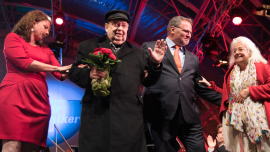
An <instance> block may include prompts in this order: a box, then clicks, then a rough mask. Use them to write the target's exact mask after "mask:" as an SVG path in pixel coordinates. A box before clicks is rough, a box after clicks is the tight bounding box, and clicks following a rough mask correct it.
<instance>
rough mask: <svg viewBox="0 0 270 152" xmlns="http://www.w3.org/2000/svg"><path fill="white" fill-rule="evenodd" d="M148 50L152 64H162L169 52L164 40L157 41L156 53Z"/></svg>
mask: <svg viewBox="0 0 270 152" xmlns="http://www.w3.org/2000/svg"><path fill="white" fill-rule="evenodd" d="M148 50H149V53H150V58H151V60H152V62H153V63H156V64H160V63H161V61H162V59H163V57H164V55H165V53H166V51H167V46H166V41H164V40H163V39H162V40H157V42H156V44H155V48H154V51H153V50H152V49H151V48H150V47H149V48H148Z"/></svg>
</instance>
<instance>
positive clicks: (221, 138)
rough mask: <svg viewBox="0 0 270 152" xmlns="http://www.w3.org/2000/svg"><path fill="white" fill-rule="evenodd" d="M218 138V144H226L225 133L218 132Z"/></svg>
mask: <svg viewBox="0 0 270 152" xmlns="http://www.w3.org/2000/svg"><path fill="white" fill-rule="evenodd" d="M216 139H217V145H218V146H221V145H222V144H224V137H223V134H218V135H217V138H216Z"/></svg>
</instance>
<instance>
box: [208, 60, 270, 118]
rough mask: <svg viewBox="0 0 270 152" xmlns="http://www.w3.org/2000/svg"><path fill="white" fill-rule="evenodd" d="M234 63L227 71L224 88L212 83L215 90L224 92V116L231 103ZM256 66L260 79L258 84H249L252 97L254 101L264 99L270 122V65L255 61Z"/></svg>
mask: <svg viewBox="0 0 270 152" xmlns="http://www.w3.org/2000/svg"><path fill="white" fill-rule="evenodd" d="M233 67H234V65H233V66H231V67H230V68H229V70H228V71H227V72H226V74H225V76H224V83H223V88H222V89H221V88H219V87H217V86H216V85H215V83H214V82H213V81H211V82H210V83H211V84H212V85H211V87H210V88H211V89H214V90H215V91H218V92H220V93H222V102H221V106H220V111H219V113H220V116H222V114H221V113H222V112H223V111H226V110H227V109H228V105H229V95H230V91H231V87H230V77H229V75H230V73H231V70H232V69H233ZM255 67H256V74H257V81H258V86H249V92H250V98H251V99H252V100H253V101H263V103H264V107H265V112H266V117H267V121H268V122H270V102H269V101H270V100H269V99H270V70H269V68H270V67H269V65H267V64H263V63H261V62H260V63H255Z"/></svg>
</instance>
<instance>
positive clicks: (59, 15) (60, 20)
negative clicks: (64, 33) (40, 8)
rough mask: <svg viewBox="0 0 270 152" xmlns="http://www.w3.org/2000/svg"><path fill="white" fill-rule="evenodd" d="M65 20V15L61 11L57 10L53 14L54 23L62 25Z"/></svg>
mask: <svg viewBox="0 0 270 152" xmlns="http://www.w3.org/2000/svg"><path fill="white" fill-rule="evenodd" d="M64 22H65V15H64V14H63V13H62V12H58V13H57V14H56V15H54V23H55V24H56V25H58V26H62V25H63V24H64Z"/></svg>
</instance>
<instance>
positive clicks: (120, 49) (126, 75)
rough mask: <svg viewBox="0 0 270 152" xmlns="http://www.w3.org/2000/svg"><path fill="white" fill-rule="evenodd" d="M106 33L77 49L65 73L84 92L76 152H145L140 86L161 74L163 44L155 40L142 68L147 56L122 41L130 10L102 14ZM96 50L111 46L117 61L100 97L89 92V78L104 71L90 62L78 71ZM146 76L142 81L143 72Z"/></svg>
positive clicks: (96, 77)
mask: <svg viewBox="0 0 270 152" xmlns="http://www.w3.org/2000/svg"><path fill="white" fill-rule="evenodd" d="M105 21H106V23H105V30H106V35H105V36H103V37H102V38H99V39H91V40H86V41H84V42H82V43H80V45H79V49H78V55H77V60H76V62H75V63H74V64H73V65H72V67H71V69H70V72H69V79H70V80H71V81H72V82H74V83H75V84H77V85H79V86H80V87H83V88H85V93H84V96H83V98H82V112H81V126H80V132H79V151H80V152H146V151H147V149H146V142H145V137H144V127H143V116H142V108H143V107H142V105H143V101H142V98H141V95H140V91H139V85H140V83H142V84H143V85H145V86H147V87H149V86H151V85H154V84H155V83H156V82H157V80H158V78H159V76H160V74H161V70H162V63H161V61H162V59H163V56H164V53H165V52H166V49H167V47H166V43H165V42H164V41H163V40H162V41H158V42H157V44H156V47H155V49H153V51H152V50H151V49H150V50H149V53H150V54H151V55H150V56H151V61H150V62H149V65H147V64H146V60H145V52H143V51H142V50H141V49H139V48H137V47H135V46H134V45H131V44H130V43H128V42H127V41H126V39H127V31H128V26H129V21H130V16H129V14H128V12H126V11H123V10H113V11H109V12H108V13H106V15H105ZM98 47H103V48H110V49H112V51H113V52H114V53H115V55H116V57H117V58H118V59H120V60H121V62H120V63H119V66H117V67H114V68H113V69H112V70H111V72H110V76H111V77H112V82H111V87H110V95H108V96H106V97H98V96H95V95H94V94H93V91H92V86H91V80H92V79H98V78H102V77H104V75H105V73H104V72H103V71H99V70H97V68H96V67H94V66H93V65H92V64H90V65H89V68H81V67H83V66H81V64H85V63H84V62H83V60H84V59H85V58H88V54H89V53H93V51H94V49H96V48H98ZM146 69H147V70H148V76H147V77H145V73H144V71H145V70H146Z"/></svg>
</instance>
